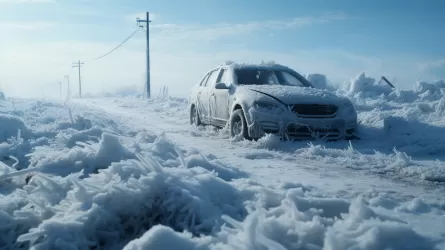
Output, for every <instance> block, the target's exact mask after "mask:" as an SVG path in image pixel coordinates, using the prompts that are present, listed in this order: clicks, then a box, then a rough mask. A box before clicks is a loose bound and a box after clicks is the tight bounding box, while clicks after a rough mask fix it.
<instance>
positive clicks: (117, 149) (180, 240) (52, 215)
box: [0, 102, 445, 250]
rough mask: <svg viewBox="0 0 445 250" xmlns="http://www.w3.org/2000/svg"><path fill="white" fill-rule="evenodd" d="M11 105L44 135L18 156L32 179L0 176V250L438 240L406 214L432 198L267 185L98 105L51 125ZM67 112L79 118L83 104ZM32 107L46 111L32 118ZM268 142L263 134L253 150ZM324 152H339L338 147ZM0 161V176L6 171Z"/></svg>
mask: <svg viewBox="0 0 445 250" xmlns="http://www.w3.org/2000/svg"><path fill="white" fill-rule="evenodd" d="M16 106H20V108H21V110H22V112H23V113H22V115H21V120H22V122H23V123H24V126H25V127H26V128H28V130H30V131H31V135H32V136H31V137H33V140H38V138H37V137H39V138H45V140H44V142H41V143H40V144H32V143H31V142H30V141H29V140H25V141H27V142H26V143H27V145H28V147H29V148H28V154H27V158H29V163H30V164H28V165H23V163H21V164H22V165H23V166H22V167H23V168H25V169H26V168H28V169H31V170H32V175H33V176H32V178H26V181H25V177H28V176H27V175H26V176H24V175H16V176H15V177H12V178H9V179H8V180H7V181H3V182H1V183H0V225H2V226H1V227H0V246H1V247H2V248H4V249H36V250H37V249H152V248H153V249H167V250H168V249H178V248H180V249H333V250H335V249H383V248H388V249H389V248H391V249H433V248H434V247H436V246H439V244H441V243H443V242H444V240H445V239H444V236H443V235H441V234H440V233H439V232H441V231H443V229H444V228H443V225H444V223H440V221H439V222H436V223H429V224H428V226H427V227H425V226H423V225H419V223H418V217H415V218H413V217H412V216H411V217H410V215H411V214H412V213H413V212H415V213H417V216H419V217H420V218H422V219H423V218H429V217H428V216H430V215H431V217H432V218H437V216H438V215H439V216H441V215H444V211H445V210H444V208H445V207H444V206H442V205H438V204H431V203H428V202H423V201H421V200H419V199H418V198H417V200H414V199H413V200H410V201H408V202H406V201H400V200H398V199H396V198H394V197H391V196H389V197H382V196H377V197H376V196H375V195H372V194H362V195H360V196H359V197H357V198H348V199H347V198H339V197H329V196H326V195H323V192H320V190H316V189H315V188H313V187H308V186H304V185H302V184H300V183H298V182H297V183H289V184H287V185H283V186H282V188H278V189H272V188H270V187H265V186H263V185H261V184H260V183H257V182H255V181H254V180H251V179H248V178H246V177H249V176H248V174H247V173H244V172H242V171H241V170H238V169H236V168H234V167H233V166H230V165H228V164H226V163H224V161H222V160H220V159H218V158H217V156H213V155H205V154H203V153H201V152H199V151H198V150H186V149H183V148H180V147H179V146H178V145H177V144H176V143H175V142H174V141H171V140H169V139H168V137H167V136H166V135H165V134H158V135H157V134H154V133H151V132H149V131H146V130H141V131H127V133H126V135H124V134H123V133H121V132H120V130H121V129H122V128H120V126H116V124H115V123H111V122H106V121H107V120H106V119H105V120H103V119H104V118H103V117H102V116H101V115H100V113H96V114H94V115H91V116H89V117H88V120H89V121H90V122H91V126H84V127H82V126H80V127H77V126H74V127H75V128H73V127H64V126H58V125H57V124H59V123H60V122H67V121H69V120H71V119H70V116H69V115H68V112H65V111H66V110H65V111H64V112H60V106H58V105H56V104H53V105H50V104H45V103H41V104H35V103H31V104H29V103H25V102H23V103H16ZM173 106H174V105H173ZM71 108H72V112H73V113H74V114H82V117H84V116H85V115H86V114H88V113H91V112H93V110H89V111H88V112H87V111H85V110H82V109H81V107H75V106H71ZM9 109H10V112H12V111H11V110H12V109H13V108H11V107H9ZM36 109H38V110H39V112H40V113H41V112H43V113H46V114H48V116H49V117H53V119H49V120H47V122H46V123H43V122H40V123H39V122H38V121H37V119H38V118H37V117H36V116H34V114H35V113H34V111H35V110H36ZM172 109H174V107H172ZM3 111H7V108H6V107H4V109H3ZM40 119H41V121H42V120H43V119H45V117H44V116H40ZM85 119H87V118H85ZM42 140H43V139H42ZM21 141H24V140H21ZM21 143H23V142H21ZM276 143H278V142H277V141H276V140H275V138H274V137H269V138H266V139H264V140H263V141H260V142H258V145H259V146H258V147H260V148H266V149H267V148H270V147H273V145H275V144H276ZM323 150H327V149H323V148H319V149H317V150H312V152H311V155H309V156H310V157H317V154H318V155H322V154H323ZM295 153H296V154H301V155H304V154H305V151H304V149H301V150H300V151H297V152H295ZM326 153H328V154H330V155H334V154H337V155H338V158H341V157H342V154H343V153H345V152H342V151H338V152H331V151H329V152H326ZM349 153H350V154H352V155H354V154H356V155H359V154H357V153H354V152H353V150H352V149H351V150H350V152H349ZM354 157H355V160H357V161H358V160H361V161H365V160H367V159H361V157H362V156H354ZM394 157H395V158H393V159H387V161H388V162H390V161H391V160H392V161H394V160H395V164H396V165H395V166H394V167H400V168H407V167H411V166H412V165H413V164H415V162H414V161H413V160H411V159H409V157H405V156H404V155H403V154H397V155H396V156H394ZM345 158H346V157H345ZM413 162H414V163H413ZM5 164H8V165H7V166H5V165H4V164H0V171H1V174H5V173H10V171H13V173H16V172H14V171H15V170H14V167H15V165H13V164H10V163H9V162H6V163H5ZM19 173H20V172H19ZM385 200H390V202H386V203H385V202H384V201H385ZM388 203H391V204H392V206H384V205H385V204H388ZM440 225H442V227H441V226H440ZM433 227H437V228H433ZM427 229H431V230H427ZM444 230H445V229H444ZM402 239H403V240H402Z"/></svg>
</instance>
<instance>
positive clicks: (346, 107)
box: [343, 102, 356, 114]
mask: <svg viewBox="0 0 445 250" xmlns="http://www.w3.org/2000/svg"><path fill="white" fill-rule="evenodd" d="M343 107H344V110H345V112H346V113H348V114H352V113H355V112H356V111H355V107H354V105H352V102H346V103H345V104H344V106H343Z"/></svg>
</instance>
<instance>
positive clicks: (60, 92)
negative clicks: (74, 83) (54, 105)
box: [58, 81, 62, 99]
mask: <svg viewBox="0 0 445 250" xmlns="http://www.w3.org/2000/svg"><path fill="white" fill-rule="evenodd" d="M58 83H59V94H60V99H62V82H61V81H59V82H58Z"/></svg>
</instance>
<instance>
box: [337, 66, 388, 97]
mask: <svg viewBox="0 0 445 250" xmlns="http://www.w3.org/2000/svg"><path fill="white" fill-rule="evenodd" d="M344 90H345V91H347V93H348V94H350V95H357V94H358V95H359V96H360V97H362V98H363V97H372V96H380V95H388V94H389V93H390V92H391V87H390V86H388V85H387V84H386V83H376V81H375V79H374V78H372V77H366V75H365V72H362V73H360V74H358V75H357V76H356V77H355V78H353V79H351V80H350V81H347V82H346V83H345V85H344Z"/></svg>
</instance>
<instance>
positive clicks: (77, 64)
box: [73, 60, 84, 98]
mask: <svg viewBox="0 0 445 250" xmlns="http://www.w3.org/2000/svg"><path fill="white" fill-rule="evenodd" d="M83 64H84V63H83V62H80V60H79V61H77V62H74V63H73V68H79V98H82V81H81V79H80V68H81V67H82V65H83Z"/></svg>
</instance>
